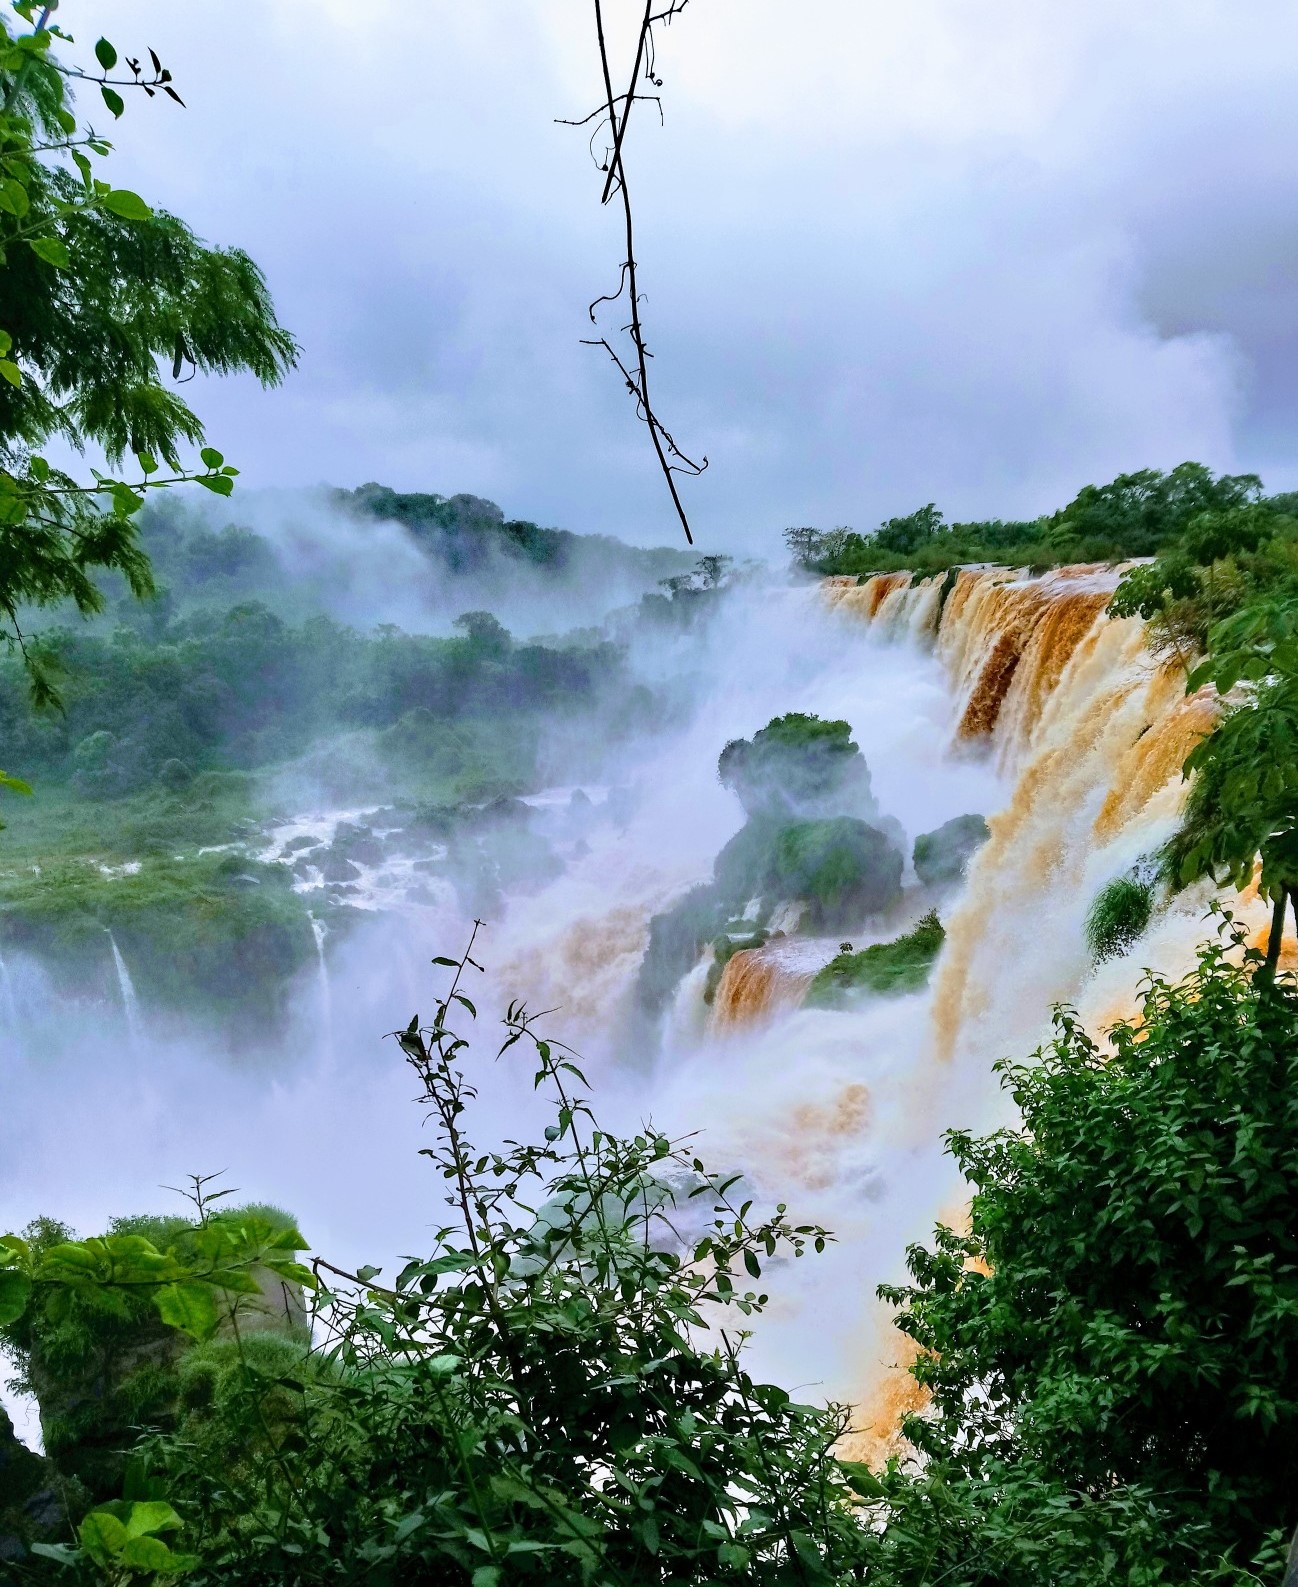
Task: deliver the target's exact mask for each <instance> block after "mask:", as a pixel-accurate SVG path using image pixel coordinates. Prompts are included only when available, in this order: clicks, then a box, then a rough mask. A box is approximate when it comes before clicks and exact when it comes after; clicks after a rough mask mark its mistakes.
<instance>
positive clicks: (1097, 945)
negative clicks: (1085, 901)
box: [1086, 876, 1154, 964]
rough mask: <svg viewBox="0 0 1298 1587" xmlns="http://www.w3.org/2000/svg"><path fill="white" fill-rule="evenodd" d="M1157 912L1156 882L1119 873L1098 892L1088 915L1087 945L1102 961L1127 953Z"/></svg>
mask: <svg viewBox="0 0 1298 1587" xmlns="http://www.w3.org/2000/svg"><path fill="white" fill-rule="evenodd" d="M1153 912H1154V884H1153V883H1152V882H1150V881H1147V880H1145V879H1144V878H1143V877H1141V876H1115V877H1114V878H1113V880H1112V881H1111V882H1106V883H1105V885H1104V886H1103V887H1102V888H1101V889H1100V890H1099V892H1098V893H1096V895H1095V898H1094V901H1093V902H1092V904H1091V907H1090V909H1089V910H1088V911H1087V915H1086V946H1087V947H1088V948H1089V949H1090V952H1091V958H1092V959H1094V960H1095V962H1096V963H1097V964H1098V963H1099V962H1100V961H1101V960H1102V959H1113V958H1116V957H1117V956H1118V955H1119V954H1121V953H1126V951H1127V949H1128V948H1130V947H1131V946H1132V945H1133V944H1134V943H1135V942H1137V941H1138V940H1139V939H1140V937H1142V936H1143V935H1144V932H1145V929H1146V927H1147V926H1148V925H1149V921H1150V917H1151V916H1152V915H1153Z"/></svg>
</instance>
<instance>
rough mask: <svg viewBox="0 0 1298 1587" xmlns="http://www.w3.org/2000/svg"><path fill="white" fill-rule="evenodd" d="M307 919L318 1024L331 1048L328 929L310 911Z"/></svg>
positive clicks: (331, 1020)
mask: <svg viewBox="0 0 1298 1587" xmlns="http://www.w3.org/2000/svg"><path fill="white" fill-rule="evenodd" d="M307 919H308V920H309V921H310V922H311V935H312V937H313V938H314V939H315V957H316V977H317V983H318V985H319V989H320V1023H321V1027H322V1029H323V1031H324V1039H325V1044H326V1046H328V1047H331V1046H332V1043H333V1027H334V999H333V988H332V987H331V986H330V984H329V961H328V959H327V958H326V957H325V938H326V937H327V936H328V935H329V928H328V926H326V925H325V923H324V921H323V920H317V919H316V917H315V914H314V912H312V911H308V913H307Z"/></svg>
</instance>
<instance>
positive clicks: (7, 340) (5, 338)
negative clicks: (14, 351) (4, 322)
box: [0, 331, 14, 356]
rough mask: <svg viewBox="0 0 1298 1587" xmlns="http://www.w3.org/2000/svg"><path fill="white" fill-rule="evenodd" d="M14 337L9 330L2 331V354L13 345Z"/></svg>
mask: <svg viewBox="0 0 1298 1587" xmlns="http://www.w3.org/2000/svg"><path fill="white" fill-rule="evenodd" d="M13 344H14V339H13V337H12V336H10V334H9V332H8V331H0V356H3V355H4V354H5V353H7V352H8V351H9V349H10V348H11V347H12V346H13Z"/></svg>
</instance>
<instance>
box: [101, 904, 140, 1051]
mask: <svg viewBox="0 0 1298 1587" xmlns="http://www.w3.org/2000/svg"><path fill="white" fill-rule="evenodd" d="M108 942H109V946H110V947H111V948H112V950H113V964H114V966H115V968H116V970H117V985H118V989H119V990H120V992H121V994H122V1012H123V1013H124V1014H125V1015H126V1034H127V1037H128V1038H129V1040H130V1044H131V1047H132V1050H134V1051H138V1050H139V1046H140V1002H139V999H138V998H137V997H136V995H135V983H134V981H132V980H131V972H130V971H129V970H128V969H127V968H126V960H125V959H123V958H122V951H121V949H120V948H119V947H118V946H117V938H116V937H114V936H113V934H112V932H111V931H110V932H109V933H108Z"/></svg>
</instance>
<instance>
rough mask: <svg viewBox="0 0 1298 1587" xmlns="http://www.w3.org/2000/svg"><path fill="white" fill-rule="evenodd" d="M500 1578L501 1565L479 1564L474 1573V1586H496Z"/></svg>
mask: <svg viewBox="0 0 1298 1587" xmlns="http://www.w3.org/2000/svg"><path fill="white" fill-rule="evenodd" d="M499 1580H500V1566H499V1565H479V1566H478V1568H477V1570H475V1571H474V1573H473V1587H496V1583H497V1582H498V1581H499Z"/></svg>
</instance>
